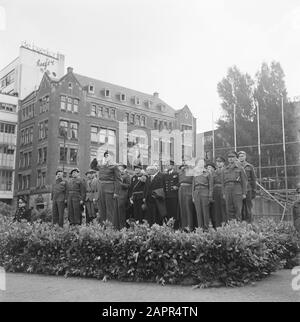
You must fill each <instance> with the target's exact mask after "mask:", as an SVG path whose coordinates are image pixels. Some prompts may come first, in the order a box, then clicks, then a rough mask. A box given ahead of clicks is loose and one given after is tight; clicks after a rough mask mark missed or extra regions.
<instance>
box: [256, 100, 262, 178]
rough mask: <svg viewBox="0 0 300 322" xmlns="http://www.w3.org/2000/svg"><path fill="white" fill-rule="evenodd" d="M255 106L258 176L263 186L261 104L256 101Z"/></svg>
mask: <svg viewBox="0 0 300 322" xmlns="http://www.w3.org/2000/svg"><path fill="white" fill-rule="evenodd" d="M254 105H256V114H257V145H258V176H259V183H260V184H262V181H261V147H260V114H259V104H258V101H256V103H255V101H254Z"/></svg>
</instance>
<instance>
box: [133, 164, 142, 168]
mask: <svg viewBox="0 0 300 322" xmlns="http://www.w3.org/2000/svg"><path fill="white" fill-rule="evenodd" d="M136 168H138V169H143V167H142V165H141V164H135V165H134V166H133V169H136Z"/></svg>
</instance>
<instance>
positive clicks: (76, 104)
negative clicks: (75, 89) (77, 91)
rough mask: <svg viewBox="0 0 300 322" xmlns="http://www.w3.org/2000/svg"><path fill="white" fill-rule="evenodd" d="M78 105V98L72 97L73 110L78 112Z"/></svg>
mask: <svg viewBox="0 0 300 322" xmlns="http://www.w3.org/2000/svg"><path fill="white" fill-rule="evenodd" d="M78 105H79V100H78V99H76V98H74V100H73V112H74V113H78Z"/></svg>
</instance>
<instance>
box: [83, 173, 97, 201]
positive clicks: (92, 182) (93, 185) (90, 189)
mask: <svg viewBox="0 0 300 322" xmlns="http://www.w3.org/2000/svg"><path fill="white" fill-rule="evenodd" d="M85 187H86V198H85V201H93V199H95V200H97V199H98V179H97V178H93V179H87V180H86V181H85Z"/></svg>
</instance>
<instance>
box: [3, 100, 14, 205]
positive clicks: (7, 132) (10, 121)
mask: <svg viewBox="0 0 300 322" xmlns="http://www.w3.org/2000/svg"><path fill="white" fill-rule="evenodd" d="M17 108H18V98H17V97H16V96H13V95H7V94H0V201H2V202H6V203H8V204H11V203H12V200H13V182H14V176H15V172H14V170H15V157H16V143H17Z"/></svg>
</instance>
